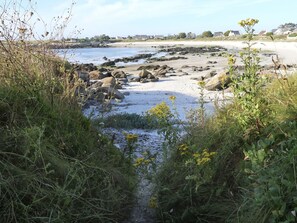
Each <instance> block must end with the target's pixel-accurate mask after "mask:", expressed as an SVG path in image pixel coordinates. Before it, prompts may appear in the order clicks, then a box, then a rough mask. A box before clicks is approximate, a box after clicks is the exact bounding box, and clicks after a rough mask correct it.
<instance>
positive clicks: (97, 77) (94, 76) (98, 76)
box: [89, 70, 105, 80]
mask: <svg viewBox="0 0 297 223" xmlns="http://www.w3.org/2000/svg"><path fill="white" fill-rule="evenodd" d="M89 76H90V80H100V79H103V78H105V75H104V74H103V73H101V72H100V71H99V70H93V71H91V72H90V73H89Z"/></svg>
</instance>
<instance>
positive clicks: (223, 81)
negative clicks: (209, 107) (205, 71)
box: [205, 72, 231, 91]
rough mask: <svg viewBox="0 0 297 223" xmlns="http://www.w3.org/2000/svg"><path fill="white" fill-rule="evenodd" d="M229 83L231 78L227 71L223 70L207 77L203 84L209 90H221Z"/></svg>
mask: <svg viewBox="0 0 297 223" xmlns="http://www.w3.org/2000/svg"><path fill="white" fill-rule="evenodd" d="M230 83H231V79H230V77H229V73H228V72H223V73H220V74H217V75H216V76H214V77H211V78H210V79H208V82H207V83H206V84H205V89H207V90H209V91H216V90H223V88H227V87H228V85H229V84H230Z"/></svg>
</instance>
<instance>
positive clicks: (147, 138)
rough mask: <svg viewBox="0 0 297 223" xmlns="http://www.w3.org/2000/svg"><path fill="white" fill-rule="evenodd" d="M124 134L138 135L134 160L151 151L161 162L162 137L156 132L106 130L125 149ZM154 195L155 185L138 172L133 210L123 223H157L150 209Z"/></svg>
mask: <svg viewBox="0 0 297 223" xmlns="http://www.w3.org/2000/svg"><path fill="white" fill-rule="evenodd" d="M123 132H127V133H129V134H136V135H137V136H138V141H137V143H136V145H135V147H136V148H135V150H134V152H133V156H134V159H136V158H139V157H142V155H143V153H145V152H147V151H149V152H150V153H151V155H152V156H156V163H160V162H161V156H162V142H163V139H162V137H161V136H160V135H159V134H158V133H157V131H156V130H142V129H132V130H125V129H121V130H118V129H113V128H107V129H104V133H106V134H107V135H113V136H115V137H114V138H115V141H114V144H115V145H116V146H117V147H118V148H119V149H123V148H125V146H126V140H125V137H124V134H123ZM153 195H154V183H153V182H152V181H151V180H150V179H147V177H146V174H143V173H142V172H141V171H138V185H137V189H136V192H135V202H134V205H133V207H132V210H131V214H130V217H129V218H128V219H127V220H125V221H124V222H122V223H155V222H156V221H157V219H156V209H154V208H151V207H149V203H150V200H151V197H152V196H153Z"/></svg>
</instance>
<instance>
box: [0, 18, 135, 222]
mask: <svg viewBox="0 0 297 223" xmlns="http://www.w3.org/2000/svg"><path fill="white" fill-rule="evenodd" d="M31 15H32V14H31ZM13 18H14V17H13ZM17 21H18V20H17ZM5 22H6V21H5ZM3 24H4V23H3ZM9 24H12V25H11V26H13V25H14V26H16V27H18V24H17V23H9ZM22 24H25V23H24V22H23V23H22ZM11 28H13V27H8V26H6V25H5V24H4V25H3V26H1V30H2V34H3V35H4V34H6V35H7V36H4V38H5V39H4V40H0V54H1V58H0V80H1V81H0V216H1V220H0V221H1V222H3V223H5V222H118V221H120V220H121V219H123V218H125V217H127V216H126V215H127V213H129V212H128V209H129V206H130V201H131V200H133V199H132V197H133V196H132V194H133V190H134V186H135V175H134V170H133V167H132V163H131V161H128V160H127V159H126V158H125V157H124V155H123V154H122V153H121V152H120V151H119V150H118V149H116V148H115V147H114V146H113V145H112V144H111V142H110V141H109V140H108V139H107V138H106V137H105V136H103V135H102V134H100V132H98V131H97V130H96V129H95V128H94V127H93V126H92V124H91V122H90V120H88V119H87V118H86V117H84V116H83V115H82V113H81V103H82V102H83V101H82V100H81V98H79V97H77V95H78V89H79V88H83V87H84V83H83V82H82V81H81V80H79V79H78V77H77V75H76V74H75V73H73V72H72V71H71V69H70V68H71V67H69V66H68V64H67V63H66V62H64V61H61V60H60V59H57V58H56V57H55V55H54V54H53V53H52V51H51V50H49V49H48V47H47V45H44V44H43V43H44V42H43V41H41V42H40V44H39V47H38V48H37V47H36V46H35V47H34V48H32V46H31V45H30V41H26V40H24V36H25V35H24V33H11V32H9V30H10V29H11ZM3 29H6V30H4V31H6V32H4V31H3ZM16 30H17V28H16ZM23 32H27V30H26V29H24V31H23ZM12 34H13V35H15V36H11V35H12ZM25 34H26V33H25Z"/></svg>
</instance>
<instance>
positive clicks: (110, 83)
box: [100, 77, 116, 87]
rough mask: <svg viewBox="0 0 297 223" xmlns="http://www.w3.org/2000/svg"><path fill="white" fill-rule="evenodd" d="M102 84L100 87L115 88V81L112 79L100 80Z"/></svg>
mask: <svg viewBox="0 0 297 223" xmlns="http://www.w3.org/2000/svg"><path fill="white" fill-rule="evenodd" d="M100 81H101V82H102V87H115V85H116V79H115V78H114V77H106V78H103V79H101V80H100Z"/></svg>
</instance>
